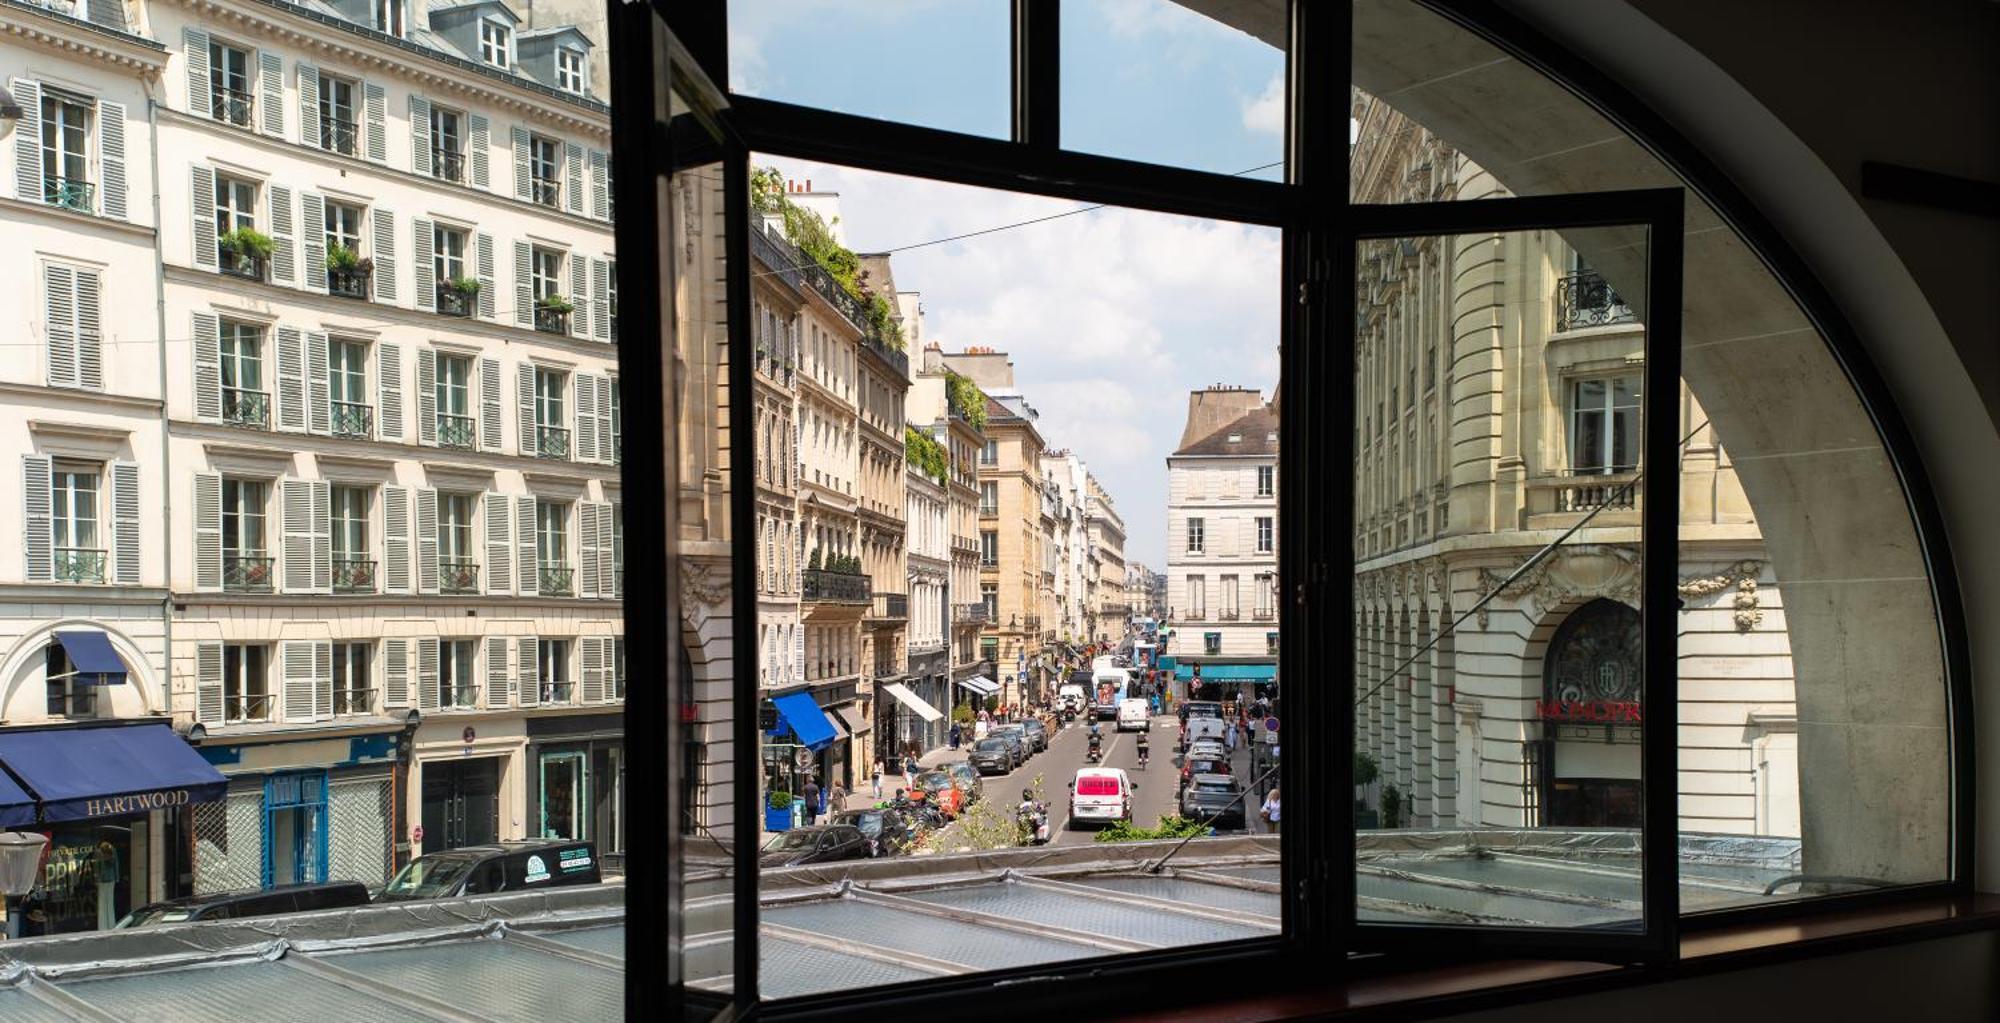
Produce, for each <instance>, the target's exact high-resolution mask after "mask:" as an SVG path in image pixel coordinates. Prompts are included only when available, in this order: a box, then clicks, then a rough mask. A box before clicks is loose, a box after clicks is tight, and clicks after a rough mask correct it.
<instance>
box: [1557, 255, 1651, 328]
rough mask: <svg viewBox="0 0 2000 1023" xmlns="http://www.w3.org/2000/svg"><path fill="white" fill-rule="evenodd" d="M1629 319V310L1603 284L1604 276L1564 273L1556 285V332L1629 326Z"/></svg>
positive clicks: (1608, 286) (1606, 285)
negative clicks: (1617, 325) (1618, 324)
mask: <svg viewBox="0 0 2000 1023" xmlns="http://www.w3.org/2000/svg"><path fill="white" fill-rule="evenodd" d="M1632 319H1633V316H1632V309H1631V307H1629V306H1627V305H1626V304H1625V300H1624V299H1622V298H1619V297H1618V293H1617V292H1615V291H1613V290H1611V285H1609V284H1606V283H1605V282H1604V276H1603V275H1602V274H1600V273H1598V272H1597V271H1595V270H1579V271H1577V272H1575V273H1571V274H1565V275H1563V279H1562V280H1561V281H1559V282H1557V284H1556V329H1557V330H1558V331H1563V330H1578V329H1581V328H1583V327H1604V326H1609V325H1611V324H1614V323H1630V322H1631V321H1632Z"/></svg>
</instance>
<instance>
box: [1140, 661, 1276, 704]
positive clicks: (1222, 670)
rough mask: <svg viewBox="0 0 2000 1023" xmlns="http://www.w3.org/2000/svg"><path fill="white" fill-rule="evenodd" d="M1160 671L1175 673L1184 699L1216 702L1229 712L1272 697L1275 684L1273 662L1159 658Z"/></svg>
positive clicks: (1274, 665)
mask: <svg viewBox="0 0 2000 1023" xmlns="http://www.w3.org/2000/svg"><path fill="white" fill-rule="evenodd" d="M1160 662H1161V667H1162V670H1163V671H1164V670H1165V669H1166V668H1167V667H1172V668H1173V669H1174V679H1175V681H1176V682H1177V683H1178V691H1179V692H1180V693H1182V694H1183V698H1185V699H1189V700H1219V701H1221V702H1223V703H1227V704H1229V705H1230V706H1231V708H1232V709H1233V708H1235V707H1239V706H1246V705H1248V704H1249V703H1251V702H1253V701H1254V700H1256V698H1257V697H1258V696H1271V695H1273V694H1274V693H1275V691H1276V686H1277V683H1278V665H1277V663H1276V662H1275V661H1271V660H1265V661H1197V662H1190V661H1187V660H1186V659H1183V658H1173V657H1162V658H1160Z"/></svg>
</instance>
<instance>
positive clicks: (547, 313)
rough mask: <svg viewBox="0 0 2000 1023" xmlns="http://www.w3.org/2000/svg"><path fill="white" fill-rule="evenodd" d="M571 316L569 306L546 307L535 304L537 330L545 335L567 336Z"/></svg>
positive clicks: (539, 303) (541, 304) (538, 303)
mask: <svg viewBox="0 0 2000 1023" xmlns="http://www.w3.org/2000/svg"><path fill="white" fill-rule="evenodd" d="M569 314H570V310H569V307H568V306H557V305H544V304H543V303H541V302H539V301H537V302H536V303H535V329H536V330H539V331H541V332H542V333H544V334H567V333H569Z"/></svg>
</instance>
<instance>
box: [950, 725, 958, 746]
mask: <svg viewBox="0 0 2000 1023" xmlns="http://www.w3.org/2000/svg"><path fill="white" fill-rule="evenodd" d="M958 735H959V732H958V722H956V721H954V722H952V723H951V748H952V749H957V748H958Z"/></svg>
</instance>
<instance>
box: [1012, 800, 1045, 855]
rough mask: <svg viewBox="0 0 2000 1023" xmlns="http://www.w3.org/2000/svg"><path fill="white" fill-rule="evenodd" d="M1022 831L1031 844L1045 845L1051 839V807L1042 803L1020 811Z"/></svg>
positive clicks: (1019, 817)
mask: <svg viewBox="0 0 2000 1023" xmlns="http://www.w3.org/2000/svg"><path fill="white" fill-rule="evenodd" d="M1018 819H1019V820H1020V822H1021V832H1022V833H1023V834H1025V835H1027V836H1028V842H1029V844H1030V845H1043V844H1045V843H1047V842H1048V840H1049V808H1048V807H1046V806H1043V805H1042V804H1040V803H1036V804H1035V808H1034V809H1033V810H1023V811H1021V812H1020V813H1019V815H1018Z"/></svg>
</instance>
